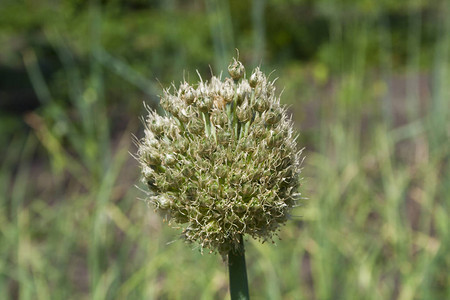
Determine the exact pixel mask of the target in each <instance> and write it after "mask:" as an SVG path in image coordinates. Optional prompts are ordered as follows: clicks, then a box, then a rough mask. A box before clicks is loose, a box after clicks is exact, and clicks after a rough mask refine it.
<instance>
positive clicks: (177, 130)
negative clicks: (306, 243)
mask: <svg viewBox="0 0 450 300" xmlns="http://www.w3.org/2000/svg"><path fill="white" fill-rule="evenodd" d="M228 70H229V73H230V75H231V78H225V80H221V79H220V78H218V77H215V76H213V77H212V78H211V80H210V81H209V82H207V81H203V80H202V79H201V78H200V83H198V84H197V85H194V86H193V85H189V84H188V83H187V82H183V83H181V85H180V86H179V88H178V89H177V88H175V87H172V88H169V89H167V90H165V91H164V94H163V95H162V97H161V106H162V108H163V109H164V110H165V112H166V114H165V116H160V115H158V114H157V113H156V112H154V111H149V115H148V117H147V118H146V120H145V123H146V128H145V137H144V138H143V139H142V140H141V141H140V142H139V150H138V160H139V162H140V165H141V168H142V175H143V180H144V182H145V183H146V184H147V186H148V188H149V189H150V194H149V195H150V196H149V202H150V203H151V204H153V205H154V207H155V208H156V210H157V211H159V212H161V213H162V214H163V215H164V216H165V217H166V218H167V219H168V220H169V224H173V223H174V222H175V223H177V224H181V225H182V226H183V228H184V231H183V236H184V237H185V239H186V240H187V241H191V242H198V243H199V244H200V245H201V247H202V248H207V249H209V250H211V251H212V252H215V251H218V252H219V253H220V254H222V255H226V254H227V253H228V252H229V251H237V250H236V249H239V241H240V236H241V235H244V234H248V235H250V236H252V237H254V238H257V239H260V240H262V241H265V240H268V239H271V238H272V236H273V234H274V233H275V232H276V230H277V229H278V227H279V226H280V225H281V224H283V223H285V222H286V220H287V219H288V217H289V211H290V209H291V208H292V207H293V206H294V205H295V203H296V200H297V197H298V195H299V194H297V193H296V192H297V188H298V186H299V174H300V159H301V151H299V150H298V148H297V144H296V141H295V140H296V136H295V134H294V132H293V127H292V123H291V120H290V119H289V118H288V116H287V114H286V108H285V107H283V106H281V105H280V98H279V96H277V95H276V94H275V87H274V82H273V81H272V82H271V81H269V80H268V79H267V78H266V76H265V75H264V74H263V73H262V72H261V71H260V70H259V68H256V69H255V70H254V71H253V73H252V75H251V76H250V79H249V80H247V79H245V78H244V77H245V69H244V66H243V65H242V64H241V63H240V62H239V61H236V60H234V61H233V62H232V63H231V64H230V66H229V68H228Z"/></svg>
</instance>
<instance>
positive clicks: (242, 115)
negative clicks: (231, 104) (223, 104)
mask: <svg viewBox="0 0 450 300" xmlns="http://www.w3.org/2000/svg"><path fill="white" fill-rule="evenodd" d="M236 114H237V117H238V119H239V121H241V122H244V123H245V122H248V121H250V119H251V118H252V116H253V112H252V110H251V108H250V107H249V106H248V105H243V106H241V107H238V108H237V110H236Z"/></svg>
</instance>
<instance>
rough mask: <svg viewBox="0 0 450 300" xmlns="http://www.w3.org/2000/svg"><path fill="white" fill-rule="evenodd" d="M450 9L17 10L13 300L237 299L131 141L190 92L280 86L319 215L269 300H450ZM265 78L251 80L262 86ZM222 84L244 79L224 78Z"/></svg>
mask: <svg viewBox="0 0 450 300" xmlns="http://www.w3.org/2000/svg"><path fill="white" fill-rule="evenodd" d="M449 13H450V3H448V1H445V0H442V1H440V0H435V1H425V0H413V1H412V0H383V1H380V0H316V1H313V0H285V1H281V0H253V1H248V0H247V1H242V0H230V1H220V0H204V1H200V0H197V1H193V0H192V1H175V0H170V1H169V0H166V1H163V0H128V1H125V0H103V1H100V0H98V1H95V0H92V1H83V0H59V1H57V0H22V1H20V0H14V1H13V0H2V1H1V2H0V298H1V299H226V298H228V297H229V293H228V275H227V267H226V264H225V263H223V262H222V261H221V258H220V256H218V255H212V254H203V255H201V254H200V251H199V249H198V247H196V246H195V245H186V244H184V243H183V241H182V240H180V239H179V234H180V230H176V229H170V228H169V227H168V226H167V224H165V223H163V221H162V218H160V217H159V216H158V215H156V214H155V213H154V211H153V209H152V208H148V207H147V205H146V203H145V202H144V201H142V199H143V198H145V194H144V193H143V192H141V191H140V190H139V187H142V185H140V183H139V168H138V165H137V163H136V162H135V161H134V160H133V158H132V157H131V155H130V153H131V154H132V153H135V151H136V146H135V145H133V143H132V134H135V135H136V136H137V137H139V138H140V137H142V129H143V125H142V123H141V121H140V117H141V116H143V115H145V113H146V112H145V110H144V107H143V101H145V102H146V103H147V104H148V105H150V106H151V107H156V106H157V104H158V102H159V98H158V94H160V93H161V91H162V87H167V86H169V85H170V84H171V83H172V82H175V84H178V83H179V82H180V81H181V80H182V79H183V77H185V78H187V79H188V80H189V81H190V82H195V81H197V78H198V77H197V74H196V70H198V72H199V73H200V74H201V75H202V76H203V78H208V77H210V75H211V72H213V73H214V74H219V73H220V72H221V70H226V67H227V65H228V63H229V61H230V60H231V58H232V56H234V55H235V54H236V50H235V49H236V48H238V49H239V53H240V59H241V60H242V61H243V62H244V64H245V65H246V67H247V72H250V71H251V69H252V68H254V67H256V66H258V65H261V67H262V69H263V70H264V71H265V72H270V71H272V70H274V69H275V72H274V73H273V74H272V75H271V76H272V78H276V77H279V79H278V80H277V85H278V91H279V92H281V91H283V95H282V101H284V103H285V104H287V105H289V107H290V112H292V115H293V119H294V121H295V124H296V127H297V128H298V130H299V132H300V138H299V143H300V145H301V146H302V147H303V146H304V147H306V150H305V152H304V153H305V154H306V160H305V163H304V165H303V166H304V171H303V176H304V179H303V181H302V182H303V185H302V190H301V192H302V194H303V196H304V197H305V199H304V201H303V203H302V204H303V205H302V206H301V207H299V208H296V209H295V210H294V211H293V216H292V220H291V221H289V222H288V223H287V225H286V226H285V227H283V228H282V230H281V231H280V233H279V236H280V240H278V239H276V241H275V242H276V245H273V244H260V243H259V242H256V241H253V240H251V239H248V240H247V243H246V247H247V252H246V255H247V265H248V274H249V281H250V293H251V296H253V299H450V276H449V269H450V232H449V231H450V224H449V223H450V222H449V214H450V193H449V192H450V143H449V139H450V74H449V72H450V61H449V60H450V18H449V17H448V16H449ZM248 74H249V73H248ZM224 75H227V74H226V73H224Z"/></svg>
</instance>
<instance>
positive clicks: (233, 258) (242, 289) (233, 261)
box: [228, 235, 250, 300]
mask: <svg viewBox="0 0 450 300" xmlns="http://www.w3.org/2000/svg"><path fill="white" fill-rule="evenodd" d="M228 269H229V274H230V294H231V300H238V299H239V300H244V299H250V297H249V295H248V282H247V269H246V267H245V253H244V240H243V238H242V235H241V237H240V249H238V251H236V252H233V251H230V252H229V253H228Z"/></svg>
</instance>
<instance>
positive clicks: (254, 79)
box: [248, 68, 265, 88]
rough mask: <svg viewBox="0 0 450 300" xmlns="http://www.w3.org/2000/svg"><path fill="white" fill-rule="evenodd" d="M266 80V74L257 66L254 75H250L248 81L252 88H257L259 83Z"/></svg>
mask: <svg viewBox="0 0 450 300" xmlns="http://www.w3.org/2000/svg"><path fill="white" fill-rule="evenodd" d="M264 80H265V76H264V74H263V73H262V72H261V71H260V70H259V68H256V69H255V70H254V71H253V73H252V75H251V76H250V79H249V80H248V83H249V84H250V86H251V87H252V88H255V87H256V86H257V85H258V84H260V83H261V82H262V81H264Z"/></svg>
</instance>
